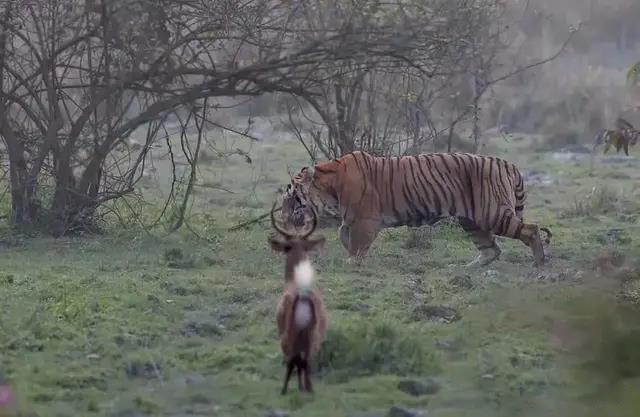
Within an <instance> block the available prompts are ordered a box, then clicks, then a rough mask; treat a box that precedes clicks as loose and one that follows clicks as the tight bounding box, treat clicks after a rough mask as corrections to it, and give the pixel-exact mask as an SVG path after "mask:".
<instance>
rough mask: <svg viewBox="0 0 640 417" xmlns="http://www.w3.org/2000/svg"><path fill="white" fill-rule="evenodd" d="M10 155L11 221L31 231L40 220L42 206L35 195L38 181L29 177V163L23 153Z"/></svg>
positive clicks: (20, 228) (17, 226)
mask: <svg viewBox="0 0 640 417" xmlns="http://www.w3.org/2000/svg"><path fill="white" fill-rule="evenodd" d="M10 154H11V152H10ZM9 157H10V162H9V176H10V182H11V223H12V224H13V225H14V226H15V227H16V228H17V229H19V230H23V231H29V230H31V229H33V227H34V226H35V224H34V223H35V222H36V221H37V220H38V218H37V216H38V212H39V207H40V205H39V203H38V201H37V199H36V195H35V194H36V193H35V191H36V181H35V180H33V179H31V178H30V177H29V173H28V169H27V164H26V163H25V161H24V157H23V156H22V155H20V156H19V157H16V156H15V155H10V156H9Z"/></svg>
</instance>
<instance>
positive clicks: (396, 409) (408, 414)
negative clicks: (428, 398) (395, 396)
mask: <svg viewBox="0 0 640 417" xmlns="http://www.w3.org/2000/svg"><path fill="white" fill-rule="evenodd" d="M426 415H428V413H427V412H426V411H424V410H411V409H409V408H406V407H403V406H400V405H394V406H393V407H391V408H390V409H389V412H388V413H387V417H423V416H426Z"/></svg>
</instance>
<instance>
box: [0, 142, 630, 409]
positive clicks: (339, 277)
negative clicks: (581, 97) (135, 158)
mask: <svg viewBox="0 0 640 417" xmlns="http://www.w3.org/2000/svg"><path fill="white" fill-rule="evenodd" d="M531 143H532V141H531V140H530V138H524V139H522V140H519V141H513V142H512V143H505V144H501V145H500V146H497V148H496V154H497V155H499V156H502V157H506V158H507V159H509V160H512V161H514V162H515V163H516V164H518V166H520V167H521V168H522V169H523V171H524V170H537V171H539V172H547V173H549V175H552V176H554V177H555V178H557V179H558V181H556V182H553V183H552V184H551V185H546V186H543V185H538V184H536V183H535V182H533V181H531V182H530V183H529V184H528V190H529V195H528V206H527V211H526V212H525V218H526V219H527V220H529V221H531V222H537V223H540V224H544V225H546V226H549V227H550V228H551V229H552V230H553V232H554V239H553V241H552V246H551V248H550V251H551V254H552V256H553V261H552V263H551V265H549V266H548V267H546V268H543V269H539V270H538V269H533V268H531V266H530V263H531V255H530V251H529V250H528V249H527V248H526V247H525V246H524V245H522V244H521V243H520V242H516V241H512V240H509V239H503V238H499V239H498V242H499V244H500V246H501V248H502V250H503V257H502V258H501V260H500V261H497V262H496V263H495V264H492V265H491V266H490V267H489V268H478V269H467V268H464V267H463V266H462V265H463V264H465V263H466V262H468V261H469V260H471V259H472V258H473V257H475V256H476V250H475V248H474V247H473V244H472V243H471V242H470V241H469V239H468V238H467V237H465V234H464V233H463V232H462V230H460V228H459V227H458V226H457V224H456V223H455V222H442V223H441V224H439V225H437V226H435V227H430V228H424V229H419V230H414V231H413V233H415V234H412V232H410V231H409V230H407V229H405V228H397V229H391V230H386V231H384V232H383V233H381V234H380V237H379V238H378V239H377V240H376V242H375V243H374V245H373V247H372V250H371V254H370V256H369V257H368V258H367V260H366V262H365V263H364V265H362V266H361V267H356V266H354V265H348V264H346V262H345V258H346V253H345V250H344V248H342V246H341V244H340V242H339V240H338V236H337V232H336V231H335V230H334V229H333V228H327V229H323V230H319V231H318V233H321V234H324V235H325V236H326V237H327V244H326V247H325V248H324V249H323V251H322V253H321V254H319V255H318V256H317V257H315V258H314V262H315V263H316V266H317V270H318V285H319V286H320V287H321V289H322V290H323V295H324V298H325V301H326V303H327V307H328V310H329V313H330V316H331V321H330V327H329V331H328V335H327V341H326V342H325V344H324V345H323V346H322V349H321V352H320V355H319V357H318V358H317V361H316V363H314V370H316V373H315V374H314V382H315V394H314V395H313V396H307V395H301V394H299V393H298V392H297V389H296V381H295V378H293V381H292V387H291V388H292V389H291V395H288V396H286V397H281V396H279V395H278V392H279V389H280V388H281V383H282V377H283V374H284V366H283V363H282V354H281V352H280V346H279V341H278V338H277V335H276V323H275V317H274V316H275V314H274V313H275V306H276V303H277V299H278V296H279V294H280V292H281V290H282V284H283V282H282V273H283V268H284V265H283V262H284V261H283V259H282V257H280V256H278V255H275V254H273V253H272V252H271V250H270V249H269V247H268V244H267V237H268V235H269V234H270V232H271V230H270V228H269V226H268V224H256V225H254V226H252V227H250V228H247V229H243V230H241V231H239V232H236V233H227V232H226V229H227V228H228V227H229V226H231V225H233V224H235V223H236V222H238V221H240V220H243V219H246V218H249V217H251V216H252V215H256V214H262V213H263V212H264V211H266V210H267V209H268V208H269V206H270V202H271V198H272V197H273V185H267V184H264V183H263V181H264V179H265V178H267V177H266V176H264V175H262V174H260V173H259V171H256V172H253V173H252V172H251V171H250V170H248V169H247V168H246V164H245V165H243V164H240V163H235V162H234V163H229V165H228V166H226V167H225V169H227V170H228V171H227V175H228V176H225V177H223V180H221V181H220V185H221V186H224V187H227V188H229V189H233V190H237V191H236V194H230V193H226V192H224V191H220V192H218V191H207V193H203V194H201V195H200V194H199V195H198V197H197V198H196V200H195V201H194V212H196V213H208V215H207V216H205V215H198V216H190V217H189V222H190V225H191V227H192V228H193V229H194V231H196V232H198V234H200V235H201V236H200V237H198V236H197V235H195V234H194V233H192V232H190V231H189V230H186V229H185V230H181V231H180V232H178V233H175V234H172V235H170V236H162V237H161V238H159V237H154V236H153V232H152V233H151V234H147V233H146V232H145V231H143V230H141V229H139V228H136V227H133V226H131V225H134V224H135V222H134V221H132V223H127V225H128V226H127V228H122V227H120V226H119V223H118V222H117V221H115V219H114V218H113V217H110V218H108V219H107V221H108V226H109V227H108V230H109V232H110V233H109V234H107V235H104V236H96V237H88V238H84V239H57V240H53V239H32V240H20V239H14V240H12V241H9V240H5V241H3V242H2V243H0V244H2V245H3V246H2V247H1V249H2V251H3V253H2V255H3V256H2V257H1V258H0V306H2V314H0V368H1V370H2V372H3V374H4V376H5V377H7V379H8V380H9V381H10V383H11V385H12V387H13V388H14V389H15V391H16V393H17V395H18V396H19V397H20V399H21V405H22V406H23V408H24V409H25V410H28V412H32V413H33V415H40V416H56V417H57V416H60V417H66V416H75V415H82V416H87V417H98V416H100V417H102V416H105V417H106V416H115V415H120V416H126V415H129V416H133V415H140V416H142V415H212V416H236V415H249V416H255V415H258V416H259V415H263V414H265V413H266V411H267V410H270V409H277V410H284V411H286V412H287V413H288V414H289V415H295V416H298V417H324V416H327V415H335V416H343V415H352V414H354V415H358V412H360V411H362V412H366V413H375V412H377V410H382V412H381V413H380V414H381V415H385V414H386V412H387V411H388V410H389V408H390V407H391V406H393V405H395V404H402V405H405V406H406V407H407V408H419V409H429V410H430V411H431V410H433V413H434V414H435V413H441V414H443V415H452V416H462V417H465V416H473V417H513V416H515V415H536V416H537V415H554V414H553V413H547V412H546V411H547V410H546V409H540V410H538V409H532V408H531V404H537V403H536V401H538V402H539V403H544V404H550V406H549V407H551V406H553V405H557V404H559V403H562V404H566V403H569V404H572V405H584V406H585V407H591V408H593V409H594V410H599V411H601V409H596V408H594V404H596V405H597V404H607V405H611V404H621V405H620V408H619V410H622V409H623V408H622V407H623V406H624V407H626V408H624V409H625V410H626V409H627V408H629V409H630V407H631V406H632V405H634V404H635V403H634V401H637V400H635V399H634V397H632V396H630V395H629V394H627V391H624V390H622V388H620V389H621V391H620V396H619V397H615V396H614V394H615V389H614V387H624V389H628V388H627V387H632V388H633V389H636V388H640V387H638V386H637V384H636V383H635V382H634V381H637V379H638V377H637V371H635V369H636V367H637V362H638V357H637V353H636V351H634V350H633V349H632V347H633V346H635V345H637V343H638V340H637V338H638V332H637V322H638V319H637V316H634V315H632V313H631V310H629V311H628V313H624V314H622V313H621V312H616V311H614V310H611V309H609V310H607V309H605V308H604V307H605V306H607V305H610V306H614V305H616V303H622V304H624V305H632V303H636V304H637V302H638V299H640V297H638V295H637V294H638V293H639V290H638V288H640V280H639V279H638V275H637V271H636V270H633V271H629V272H628V273H625V279H624V285H623V286H621V287H620V288H618V287H616V288H615V292H616V293H620V294H621V295H622V296H621V297H619V298H618V299H614V298H613V297H612V295H611V293H612V291H610V287H608V286H607V287H605V288H600V287H596V288H597V289H596V290H594V291H592V293H590V294H585V293H586V292H587V291H586V289H587V288H589V287H590V285H595V284H592V283H590V282H585V281H586V278H585V277H593V278H592V279H596V280H598V283H600V282H601V281H607V282H608V281H609V277H608V276H602V275H603V273H598V274H596V273H594V271H593V267H592V265H593V260H594V259H595V258H596V257H597V255H598V254H599V253H600V252H601V251H602V249H603V247H606V246H609V245H611V239H610V237H611V236H614V235H615V236H614V237H616V236H617V237H616V239H617V240H616V244H617V245H619V248H618V250H619V251H622V252H627V254H626V255H627V256H626V259H635V258H636V257H637V256H636V255H635V254H637V253H639V251H640V240H638V239H636V236H638V232H639V231H640V230H639V225H638V223H637V219H636V218H634V217H633V213H634V210H635V212H637V208H636V207H637V198H636V195H635V193H637V192H638V188H637V187H634V185H633V184H625V188H624V189H623V191H616V190H618V188H615V186H616V185H618V184H619V178H620V175H622V174H624V175H628V176H629V178H635V177H636V176H637V165H634V164H633V163H630V162H624V163H619V164H612V165H609V164H602V163H599V158H601V156H599V155H598V156H596V157H594V158H595V160H594V165H593V166H589V165H588V164H587V163H585V162H584V161H577V162H573V161H569V162H558V161H556V160H553V159H552V158H549V157H548V156H547V155H545V154H531V153H528V152H526V151H527V150H529V149H530V147H531ZM264 146H268V145H264ZM279 149H280V151H278V152H274V153H267V152H263V148H261V147H257V149H256V150H255V153H256V154H257V155H253V154H252V155H251V156H252V158H253V159H254V162H255V164H256V165H260V164H261V163H264V166H266V167H271V168H272V169H273V172H271V173H270V175H269V180H270V181H272V182H273V181H276V180H277V181H280V183H283V184H284V183H286V182H287V180H288V178H289V177H288V174H287V172H286V165H287V163H288V164H289V165H290V166H292V167H294V168H298V167H300V166H302V165H303V163H304V162H306V160H305V156H304V152H303V151H302V150H299V149H298V150H296V149H297V148H295V147H292V146H290V145H289V144H285V145H282V148H279ZM263 156H264V159H263V160H261V157H263ZM201 170H202V180H203V181H209V180H211V181H212V180H213V179H216V180H220V178H221V175H220V172H218V167H202V169H201ZM256 178H258V180H257V181H256ZM594 186H595V187H596V191H595V192H594V193H593V195H592V196H591V197H590V198H589V199H584V204H583V205H585V206H587V207H586V208H584V209H581V210H576V212H575V213H574V214H573V215H571V216H567V217H566V218H561V217H560V216H559V214H560V213H563V212H566V211H569V210H571V209H572V201H571V196H584V195H585V193H584V192H583V191H581V190H591V189H592V188H593V187H594ZM154 190H155V189H151V190H150V191H154ZM605 190H608V191H605ZM611 190H613V191H611ZM249 197H251V198H252V199H253V201H254V202H256V203H255V204H256V206H260V207H259V208H256V209H246V208H242V209H238V208H237V205H238V204H240V203H237V202H238V201H242V200H243V199H244V200H246V199H248V198H249ZM212 200H213V202H212ZM152 201H153V200H152ZM222 201H224V202H225V203H224V204H223V203H220V204H219V202H222ZM145 210H146V211H145V212H144V213H143V215H144V216H145V217H146V218H153V217H154V215H157V214H158V212H159V211H160V210H161V209H160V208H159V207H157V206H155V205H153V204H148V206H147V208H146V209H145ZM579 213H582V214H579ZM588 213H592V214H588ZM578 214H579V215H578ZM587 214H588V215H587ZM622 215H624V217H623V216H622ZM129 226H131V227H129ZM620 229H624V231H625V233H624V236H622V235H621V236H622V237H623V239H620V236H618V235H617V234H616V233H618V232H617V231H618V230H620ZM612 231H614V232H615V233H613V234H612ZM422 233H424V234H425V235H426V236H422V235H421V234H422ZM205 237H206V238H207V239H204V238H205ZM619 264H620V262H618V263H616V265H615V266H616V267H618V266H620V265H619ZM578 272H580V273H581V275H580V276H582V277H583V279H582V280H579V279H578V276H579V275H578ZM566 277H569V278H572V279H567V278H566ZM573 278H575V279H573ZM576 305H577V306H578V307H580V309H575V310H574V309H572V308H573V306H576ZM429 306H438V307H439V306H450V308H451V309H453V311H455V312H457V313H458V315H459V317H456V318H457V320H432V319H431V318H430V317H429V314H427V313H432V311H429V310H430V309H431V307H429ZM558 306H560V307H563V308H565V307H566V308H567V309H566V310H563V309H561V308H560V307H558ZM438 307H436V308H438ZM416 313H419V314H416ZM584 317H586V318H588V320H587V321H584V322H582V321H581V319H582V318H584ZM598 317H603V319H602V320H601V322H598V321H597V320H596V319H597V318H598ZM604 317H608V318H607V319H606V320H605V319H604ZM562 318H568V319H569V322H570V324H571V326H570V327H572V328H577V329H579V330H580V332H582V331H583V329H584V331H590V330H591V329H600V330H597V331H596V332H594V333H593V334H591V335H588V334H587V336H588V337H587V339H586V340H589V341H590V343H589V345H587V349H586V350H575V351H569V352H567V355H566V356H565V355H561V354H560V353H559V352H558V348H557V346H556V345H555V342H554V340H555V339H554V333H553V331H552V330H550V328H551V329H552V328H553V325H552V324H553V323H555V321H556V320H557V319H562ZM582 323H584V326H583V325H582ZM434 374H435V375H436V376H435V380H437V381H438V383H440V384H441V386H442V388H441V389H440V390H439V391H438V392H437V393H436V394H433V395H428V396H419V397H413V396H411V395H409V394H407V393H406V392H403V391H402V390H400V389H398V385H399V381H404V380H414V379H415V380H416V381H420V380H423V379H424V378H425V377H429V376H432V375H434ZM607 384H608V386H609V388H611V389H608V390H606V391H605V390H603V385H605V388H606V385H607ZM634 384H636V385H634ZM599 390H602V391H601V394H602V395H600V396H598V397H596V396H595V394H597V393H598V392H599ZM630 392H631V391H630ZM594 393H595V394H594ZM633 393H637V390H636V391H633ZM527 413H529V414H527ZM374 415H375V414H374ZM562 415H568V416H572V415H576V416H578V415H580V416H583V415H588V416H589V417H591V415H589V414H587V413H583V414H579V413H576V414H570V413H566V414H562ZM620 415H621V416H624V417H627V415H628V416H629V417H631V416H635V414H632V413H629V414H627V415H624V414H623V413H620ZM593 417H600V416H599V415H594V416H593Z"/></svg>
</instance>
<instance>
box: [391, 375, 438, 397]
mask: <svg viewBox="0 0 640 417" xmlns="http://www.w3.org/2000/svg"><path fill="white" fill-rule="evenodd" d="M398 389H399V390H400V391H402V392H406V393H407V394H409V395H413V396H414V397H419V396H421V395H433V394H435V393H437V392H438V391H440V384H439V383H438V382H437V381H436V380H434V379H432V378H427V379H424V380H419V381H418V380H413V379H405V380H403V381H400V382H398Z"/></svg>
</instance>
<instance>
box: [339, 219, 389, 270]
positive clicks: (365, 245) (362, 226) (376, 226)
mask: <svg viewBox="0 0 640 417" xmlns="http://www.w3.org/2000/svg"><path fill="white" fill-rule="evenodd" d="M342 230H343V229H342V228H341V233H340V238H341V239H342V236H343V232H342ZM379 231H380V221H377V220H356V221H355V222H353V223H351V224H350V225H349V226H348V227H347V228H346V231H345V232H344V234H345V236H346V234H347V233H348V237H349V239H348V247H347V250H348V251H349V260H348V261H347V262H348V263H353V262H355V263H356V264H358V265H359V264H360V263H361V262H362V260H363V259H364V258H365V257H366V256H367V253H368V252H369V248H370V247H371V244H372V243H373V241H374V240H375V239H376V236H378V232H379ZM344 243H345V242H344V240H343V244H344Z"/></svg>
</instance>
